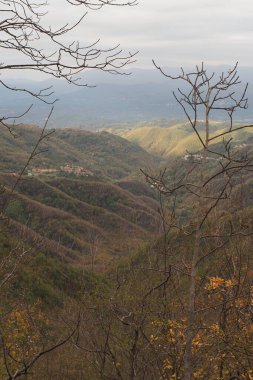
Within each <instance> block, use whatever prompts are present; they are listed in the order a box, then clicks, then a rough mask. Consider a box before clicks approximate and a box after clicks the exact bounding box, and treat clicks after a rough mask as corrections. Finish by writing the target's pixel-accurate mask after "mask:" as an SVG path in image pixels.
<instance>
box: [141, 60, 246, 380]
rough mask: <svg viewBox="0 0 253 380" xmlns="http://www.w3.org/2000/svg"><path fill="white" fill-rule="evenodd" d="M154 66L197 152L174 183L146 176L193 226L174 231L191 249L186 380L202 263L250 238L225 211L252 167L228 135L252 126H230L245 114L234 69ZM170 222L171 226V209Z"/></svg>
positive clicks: (162, 177)
mask: <svg viewBox="0 0 253 380" xmlns="http://www.w3.org/2000/svg"><path fill="white" fill-rule="evenodd" d="M154 64H155V67H156V68H157V69H158V70H159V71H160V72H161V73H162V75H164V76H165V77H166V78H168V79H172V80H178V81H181V82H182V83H183V89H180V88H178V91H177V92H174V97H175V99H176V101H177V102H178V104H179V105H180V107H181V108H182V109H183V111H184V113H185V115H186V117H187V119H188V122H189V125H190V127H191V128H192V129H193V131H194V133H195V136H196V138H197V140H198V142H199V146H200V149H199V150H198V151H197V152H190V154H189V157H190V158H191V159H190V160H189V162H188V169H187V170H186V171H185V173H184V175H182V176H181V177H178V178H177V179H176V180H175V181H174V183H173V182H172V181H171V179H170V178H168V177H167V174H166V170H165V171H163V172H162V173H161V174H160V175H159V176H156V177H152V176H150V175H149V174H147V173H146V178H147V181H148V182H149V183H151V184H152V185H153V186H154V187H155V188H157V190H158V191H159V193H160V194H161V195H163V196H164V197H166V198H171V197H173V198H174V199H175V197H177V196H180V192H181V196H182V192H183V196H184V197H186V199H188V203H189V204H190V207H189V209H190V214H191V218H192V222H191V223H190V224H189V223H187V224H185V225H182V223H177V224H175V225H176V226H177V228H178V230H179V231H182V232H183V233H184V234H185V235H187V236H191V238H192V239H193V240H192V245H193V248H192V249H191V252H188V254H187V256H185V261H183V262H182V266H181V272H182V273H185V274H186V275H187V277H188V279H189V288H188V289H189V290H188V301H187V313H186V317H187V327H186V343H185V354H184V379H185V380H190V379H192V375H193V370H194V364H193V362H194V359H193V342H194V338H195V337H196V335H197V333H198V331H199V329H200V328H201V324H200V319H199V315H198V310H199V307H198V299H199V290H198V286H199V285H198V284H199V277H200V269H201V268H202V265H203V262H204V261H206V259H210V257H212V255H215V253H216V252H217V251H220V250H221V249H222V248H224V247H225V246H226V245H227V244H228V243H229V242H231V239H232V237H233V236H242V235H248V234H250V233H251V231H250V229H249V226H248V227H245V225H244V224H243V223H238V221H236V222H235V220H234V219H233V217H231V215H230V211H229V210H231V204H232V202H233V194H234V189H235V185H236V184H238V182H239V181H240V180H239V178H241V179H242V178H243V177H244V176H245V175H247V174H248V173H249V171H251V170H252V167H253V166H252V158H250V157H248V156H247V154H243V153H242V152H240V150H238V149H235V148H234V147H233V144H232V138H233V133H234V132H236V131H238V130H242V129H245V128H249V127H252V125H239V126H238V125H237V126H236V125H234V123H233V116H234V113H235V112H236V110H238V109H245V108H247V105H248V99H247V98H246V91H247V85H246V86H245V87H244V88H243V89H242V93H241V94H239V95H238V85H239V84H240V83H241V82H240V80H239V76H238V73H237V64H236V65H235V66H234V67H233V68H232V69H231V70H229V71H228V72H222V73H221V74H220V75H217V74H215V73H211V74H209V73H208V72H207V70H206V69H205V67H204V65H203V64H201V65H200V66H196V68H195V69H194V70H193V71H192V72H185V71H184V69H181V73H180V74H179V75H178V76H171V75H169V74H167V73H166V72H165V71H164V70H163V69H162V68H161V67H159V66H158V65H157V64H156V63H155V62H154ZM214 111H219V112H225V113H226V114H227V116H228V119H229V124H228V126H227V127H225V126H224V127H222V128H221V129H217V127H216V126H213V125H212V123H211V122H210V118H211V115H212V112H214ZM200 118H204V122H200ZM186 165H187V163H186ZM172 204H173V202H172ZM222 215H223V216H222ZM172 216H173V220H174V219H175V218H174V209H173V213H172ZM214 220H216V226H215V222H214ZM170 226H171V225H170ZM214 226H215V227H214ZM167 247H168V245H167ZM166 254H168V252H167V251H165V255H166ZM169 258H170V256H169V255H168V260H167V262H166V267H167V266H170V262H169ZM166 267H165V268H164V270H166ZM174 269H175V268H174ZM177 269H178V268H177ZM205 278H207V275H206V277H205V276H204V277H202V281H205ZM202 286H203V282H202Z"/></svg>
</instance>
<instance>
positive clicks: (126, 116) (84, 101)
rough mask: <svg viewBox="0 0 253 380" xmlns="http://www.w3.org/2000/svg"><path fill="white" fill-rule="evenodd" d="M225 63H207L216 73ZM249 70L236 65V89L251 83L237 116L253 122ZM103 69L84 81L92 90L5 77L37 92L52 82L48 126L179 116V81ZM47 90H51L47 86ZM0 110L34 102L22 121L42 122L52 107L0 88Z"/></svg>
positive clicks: (154, 72) (154, 73) (16, 112)
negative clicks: (113, 73)
mask: <svg viewBox="0 0 253 380" xmlns="http://www.w3.org/2000/svg"><path fill="white" fill-rule="evenodd" d="M226 69H227V68H226V67H213V68H212V67H210V71H212V70H215V71H216V72H217V73H218V72H220V71H221V70H226ZM165 71H166V72H168V73H172V74H173V75H174V74H177V73H179V71H180V68H178V69H176V68H165ZM252 71H253V69H251V68H240V69H239V74H240V75H241V80H242V84H241V85H240V86H238V87H237V89H236V91H238V92H240V91H242V89H243V86H244V85H245V84H246V82H249V87H248V97H249V108H248V109H247V110H238V112H237V114H236V120H241V121H249V120H253V81H252V79H251V78H252ZM102 74H104V73H100V74H99V73H91V72H87V74H86V76H85V79H84V83H87V84H89V85H91V86H96V87H95V88H89V87H88V88H84V87H75V86H70V85H68V84H67V83H65V82H63V81H57V80H52V81H48V80H47V81H42V82H34V81H24V80H18V81H17V82H15V81H14V80H13V79H12V80H9V81H7V82H8V83H9V82H10V84H13V85H16V86H17V87H21V88H29V89H31V90H38V89H42V88H48V87H49V86H51V85H52V86H53V87H52V90H55V94H54V95H52V96H51V97H50V98H49V99H48V100H50V99H51V100H53V99H55V98H56V99H59V101H58V102H56V103H55V109H54V112H53V115H52V117H51V125H52V127H56V128H59V127H81V128H84V129H88V128H89V129H95V128H97V127H110V124H117V123H120V122H126V121H132V122H138V121H145V120H149V119H157V118H162V117H164V118H167V119H181V118H182V117H183V111H182V109H181V108H180V106H179V105H178V104H177V102H176V100H175V99H174V97H173V94H172V92H173V90H175V89H177V87H178V86H179V87H180V88H181V87H182V86H181V85H182V84H181V83H179V82H178V81H172V80H169V79H168V78H165V77H163V76H162V75H161V74H160V73H159V72H158V70H156V69H153V70H152V69H151V70H142V69H133V72H132V75H130V76H124V75H123V76H111V75H102ZM50 91H51V90H50ZM0 96H1V104H0V113H2V114H8V115H10V116H15V115H19V114H22V113H23V112H24V110H25V109H27V107H28V106H29V105H31V104H33V107H32V109H31V110H30V112H29V113H27V114H26V115H25V116H24V118H23V119H22V120H23V122H24V123H32V124H38V125H42V124H43V123H44V121H45V118H46V117H47V115H48V113H49V111H50V106H48V105H45V104H44V103H41V102H40V103H39V102H36V101H35V100H34V99H33V98H31V97H30V96H28V95H26V94H25V93H21V94H19V93H13V92H10V91H7V90H5V89H4V88H2V87H1V88H0ZM212 117H213V118H217V119H220V118H221V117H222V118H223V117H224V115H223V116H222V115H220V114H217V113H214V114H213V115H212Z"/></svg>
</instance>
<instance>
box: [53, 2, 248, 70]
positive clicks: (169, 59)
mask: <svg viewBox="0 0 253 380" xmlns="http://www.w3.org/2000/svg"><path fill="white" fill-rule="evenodd" d="M63 4H64V2H63V0H51V1H50V6H49V9H50V13H49V16H50V22H51V23H52V24H55V23H56V22H57V24H60V23H63V22H65V21H66V20H69V19H72V20H75V19H76V18H77V17H78V15H80V13H81V8H80V7H70V6H64V7H63ZM252 20H253V1H252V0H241V1H240V2H238V0H226V1H221V0H208V1H207V0H139V5H138V6H136V7H105V8H103V9H102V10H100V11H90V12H89V14H88V15H87V17H86V20H84V22H83V24H82V26H80V27H79V28H78V39H79V40H80V41H81V42H82V43H84V44H87V43H89V42H92V41H93V40H95V39H97V38H101V46H106V47H109V46H111V45H113V44H115V43H121V46H122V48H124V49H126V50H131V51H135V50H139V51H140V53H139V56H138V64H135V66H138V67H151V66H152V65H151V60H152V58H155V59H156V60H157V62H159V63H161V64H163V65H166V66H181V65H182V66H190V65H195V64H197V63H200V62H201V61H204V62H205V63H206V64H210V65H216V64H233V63H235V62H236V61H239V65H240V66H252V62H253V49H252V41H253V22H252ZM73 35H74V33H73Z"/></svg>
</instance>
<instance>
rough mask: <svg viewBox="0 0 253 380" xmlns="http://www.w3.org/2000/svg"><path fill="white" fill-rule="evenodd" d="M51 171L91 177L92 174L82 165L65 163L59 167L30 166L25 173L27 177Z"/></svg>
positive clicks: (50, 172) (51, 172)
mask: <svg viewBox="0 0 253 380" xmlns="http://www.w3.org/2000/svg"><path fill="white" fill-rule="evenodd" d="M53 173H58V174H59V173H65V174H73V175H76V176H77V177H93V176H94V174H93V172H91V171H90V170H87V169H84V168H83V167H82V166H76V165H72V164H66V165H64V166H60V168H32V169H30V170H28V172H27V175H28V176H29V177H33V176H38V175H41V174H53Z"/></svg>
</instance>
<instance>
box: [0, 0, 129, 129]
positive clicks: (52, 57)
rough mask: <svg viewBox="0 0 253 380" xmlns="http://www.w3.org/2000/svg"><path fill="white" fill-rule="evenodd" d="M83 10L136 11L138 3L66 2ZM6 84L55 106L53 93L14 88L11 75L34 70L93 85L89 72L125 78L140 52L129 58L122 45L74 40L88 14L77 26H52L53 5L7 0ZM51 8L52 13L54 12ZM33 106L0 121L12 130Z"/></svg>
mask: <svg viewBox="0 0 253 380" xmlns="http://www.w3.org/2000/svg"><path fill="white" fill-rule="evenodd" d="M68 4H69V6H70V7H73V6H82V7H83V8H88V9H95V10H96V9H99V8H102V7H103V6H106V5H113V6H132V5H135V4H136V1H135V0H133V1H126V2H124V1H123V2H122V1H114V0H113V1H110V0H108V1H107V0H106V1H103V0H101V1H100V0H97V1H96V0H95V1H86V0H74V1H71V0H66V1H65V2H64V4H62V6H68ZM0 6H1V9H0V51H1V53H2V54H1V55H2V61H1V63H0V75H1V77H2V79H1V80H0V84H1V85H2V86H3V87H5V88H6V89H8V90H14V91H21V92H25V93H28V94H30V95H31V96H33V97H35V98H37V99H39V100H40V101H42V102H45V103H49V104H51V103H54V101H55V99H53V100H52V98H51V95H52V93H53V92H52V88H51V87H49V88H43V89H39V90H38V91H34V90H31V89H29V88H19V87H18V86H13V85H12V84H9V83H8V82H7V81H6V80H5V79H4V78H3V76H4V74H6V72H13V71H14V72H20V73H22V72H24V71H31V72H36V73H38V74H39V73H43V74H46V75H48V76H53V77H55V78H63V79H65V80H66V81H67V82H69V83H71V84H75V85H78V86H87V83H85V82H84V81H83V80H82V79H81V78H80V74H81V73H82V72H83V71H84V70H87V69H89V70H90V69H92V70H100V71H104V72H108V73H111V74H123V72H122V71H121V69H122V68H124V67H125V66H126V65H128V64H129V63H131V62H133V60H134V56H135V54H136V53H123V52H122V50H121V48H120V46H119V45H115V46H113V47H110V48H106V49H104V48H101V47H100V41H99V40H97V41H93V42H88V43H87V45H86V46H81V45H80V43H79V42H78V41H77V40H76V41H71V42H69V41H68V34H69V33H70V32H71V31H73V30H74V29H75V28H76V27H77V26H78V25H79V24H80V23H81V22H83V19H84V18H85V16H86V15H87V12H83V14H82V15H81V17H80V18H79V19H78V20H77V21H76V22H74V23H73V24H70V23H67V24H65V25H62V26H60V27H53V26H48V25H47V23H46V15H47V10H48V8H47V4H46V3H44V2H41V1H35V2H31V1H29V0H4V1H1V2H0ZM49 9H50V8H49ZM30 108H31V106H29V107H28V108H27V109H26V110H24V112H23V113H22V115H15V116H8V115H1V116H0V122H1V123H2V124H4V125H5V126H7V127H8V128H10V127H9V126H8V122H10V121H11V120H13V119H16V118H18V117H21V116H23V115H24V114H25V113H27V112H29V110H30Z"/></svg>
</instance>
